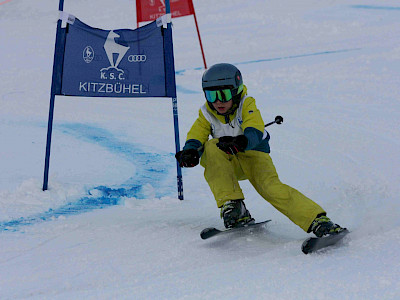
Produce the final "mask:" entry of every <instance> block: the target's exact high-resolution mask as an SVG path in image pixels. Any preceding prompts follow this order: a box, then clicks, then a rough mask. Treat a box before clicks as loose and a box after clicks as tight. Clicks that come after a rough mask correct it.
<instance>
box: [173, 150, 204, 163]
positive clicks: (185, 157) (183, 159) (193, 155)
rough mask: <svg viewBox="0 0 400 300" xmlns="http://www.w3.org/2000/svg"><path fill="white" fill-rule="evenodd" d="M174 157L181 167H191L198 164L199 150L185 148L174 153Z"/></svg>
mask: <svg viewBox="0 0 400 300" xmlns="http://www.w3.org/2000/svg"><path fill="white" fill-rule="evenodd" d="M175 158H176V160H177V161H178V163H179V166H181V168H182V167H185V168H192V167H195V166H197V165H198V164H199V160H200V155H199V152H198V151H197V150H195V149H187V150H182V151H179V152H178V153H176V154H175Z"/></svg>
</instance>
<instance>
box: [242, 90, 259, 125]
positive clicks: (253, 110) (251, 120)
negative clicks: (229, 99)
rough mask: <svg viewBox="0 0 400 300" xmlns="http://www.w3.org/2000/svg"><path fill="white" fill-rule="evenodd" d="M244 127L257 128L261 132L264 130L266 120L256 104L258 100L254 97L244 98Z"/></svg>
mask: <svg viewBox="0 0 400 300" xmlns="http://www.w3.org/2000/svg"><path fill="white" fill-rule="evenodd" d="M242 119H243V124H242V129H243V131H244V130H245V129H246V128H248V127H251V128H255V129H257V130H259V131H261V132H264V121H263V119H262V117H261V113H260V111H259V110H258V108H257V106H256V100H255V99H254V98H253V97H247V98H246V99H245V100H244V103H243V108H242Z"/></svg>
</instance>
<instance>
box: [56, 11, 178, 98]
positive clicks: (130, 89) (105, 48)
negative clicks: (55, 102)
mask: <svg viewBox="0 0 400 300" xmlns="http://www.w3.org/2000/svg"><path fill="white" fill-rule="evenodd" d="M66 19H67V20H68V21H67V22H68V24H67V28H66V31H65V33H64V34H65V51H64V57H63V64H62V71H61V72H58V75H59V76H60V75H61V74H62V75H61V78H59V80H60V81H61V84H60V85H61V90H60V91H59V93H57V94H60V95H66V96H84V97H130V98H133V97H176V88H175V74H174V73H175V70H174V65H173V53H172V33H171V34H169V35H168V33H169V32H167V31H168V30H167V29H166V27H167V26H166V24H167V22H168V20H167V19H168V15H164V16H163V17H162V18H160V19H158V20H157V21H154V22H152V23H149V24H147V25H146V26H143V27H140V28H138V29H135V30H131V29H118V30H102V29H98V28H93V27H90V26H88V25H86V24H85V23H83V22H81V21H80V20H79V19H78V18H75V17H73V16H71V15H69V16H68V18H66ZM164 27H165V28H164ZM163 31H166V32H163ZM168 36H170V37H171V41H170V43H168V41H167V42H166V40H165V39H166V38H168ZM168 46H169V47H170V48H171V49H165V47H168ZM167 50H169V51H167ZM168 53H170V54H171V55H170V56H171V57H165V54H166V55H167V56H168ZM171 60H172V62H171ZM167 64H168V65H167ZM60 73H61V74H60Z"/></svg>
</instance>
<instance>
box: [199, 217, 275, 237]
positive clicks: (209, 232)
mask: <svg viewBox="0 0 400 300" xmlns="http://www.w3.org/2000/svg"><path fill="white" fill-rule="evenodd" d="M270 221H271V220H266V221H263V222H258V223H249V224H246V225H244V226H240V227H235V228H229V229H225V230H219V229H217V228H215V227H209V228H205V229H203V230H202V231H201V233H200V237H201V238H202V239H203V240H206V239H209V238H211V237H213V236H216V235H220V234H226V233H230V232H239V231H244V230H247V229H251V228H253V229H254V228H255V227H260V226H262V225H264V224H266V223H268V222H270Z"/></svg>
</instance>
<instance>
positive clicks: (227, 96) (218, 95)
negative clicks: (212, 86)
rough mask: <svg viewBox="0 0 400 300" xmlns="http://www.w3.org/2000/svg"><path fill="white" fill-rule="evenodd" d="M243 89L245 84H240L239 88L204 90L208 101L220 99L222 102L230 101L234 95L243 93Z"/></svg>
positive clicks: (212, 101)
mask: <svg viewBox="0 0 400 300" xmlns="http://www.w3.org/2000/svg"><path fill="white" fill-rule="evenodd" d="M242 91H243V84H241V85H240V86H239V88H237V89H230V88H226V89H220V90H215V91H211V90H204V95H205V96H206V99H207V101H208V102H211V103H214V102H215V101H217V100H219V101H221V102H228V101H231V100H232V98H233V96H235V95H237V94H239V93H241V92H242Z"/></svg>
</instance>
